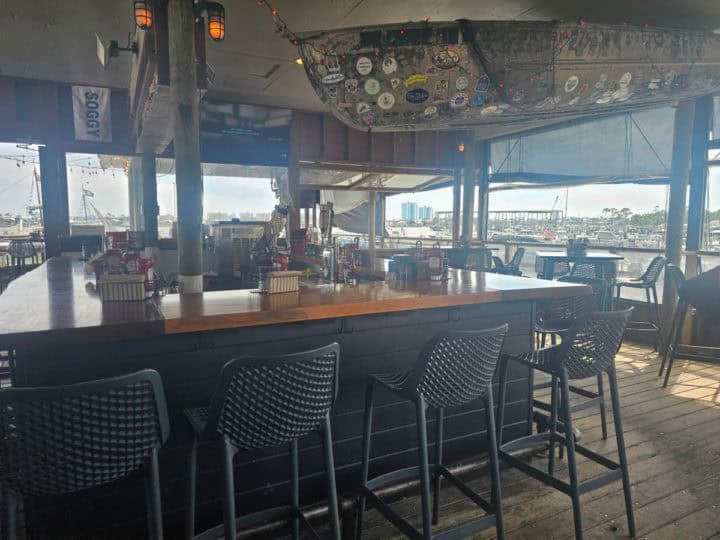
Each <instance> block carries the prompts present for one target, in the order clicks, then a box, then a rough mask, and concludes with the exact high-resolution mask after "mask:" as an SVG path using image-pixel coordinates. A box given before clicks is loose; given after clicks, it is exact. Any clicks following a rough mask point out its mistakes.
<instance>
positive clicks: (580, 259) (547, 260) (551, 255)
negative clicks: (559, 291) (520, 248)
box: [536, 251, 625, 279]
mask: <svg viewBox="0 0 720 540" xmlns="http://www.w3.org/2000/svg"><path fill="white" fill-rule="evenodd" d="M536 257H537V258H539V259H542V260H543V269H542V272H541V273H540V275H539V276H538V277H539V278H541V279H553V277H554V276H553V273H554V272H553V269H554V268H555V263H561V262H567V263H575V264H577V263H582V264H585V263H589V264H592V263H603V262H613V263H614V262H616V261H622V260H623V259H624V258H625V257H623V256H622V255H617V254H616V253H610V252H609V251H588V252H587V253H586V254H585V255H568V254H567V251H538V252H537V253H536Z"/></svg>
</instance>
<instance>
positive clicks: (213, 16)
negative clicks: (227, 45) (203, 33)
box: [203, 2, 225, 41]
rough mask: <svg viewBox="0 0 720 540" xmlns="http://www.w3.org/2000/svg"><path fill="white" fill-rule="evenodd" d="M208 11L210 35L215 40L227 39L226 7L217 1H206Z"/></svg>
mask: <svg viewBox="0 0 720 540" xmlns="http://www.w3.org/2000/svg"><path fill="white" fill-rule="evenodd" d="M203 7H204V8H205V10H206V11H207V18H208V35H209V36H210V38H212V40H213V41H223V40H224V39H225V8H224V7H223V5H222V4H219V3H217V2H204V3H203Z"/></svg>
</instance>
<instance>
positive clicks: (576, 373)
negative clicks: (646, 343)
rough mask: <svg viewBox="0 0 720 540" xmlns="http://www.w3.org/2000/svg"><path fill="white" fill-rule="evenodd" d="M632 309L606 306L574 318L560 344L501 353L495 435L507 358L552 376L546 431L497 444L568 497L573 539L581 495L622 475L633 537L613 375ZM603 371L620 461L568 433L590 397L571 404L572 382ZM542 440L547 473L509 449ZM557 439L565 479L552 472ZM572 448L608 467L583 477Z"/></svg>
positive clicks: (512, 461)
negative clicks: (546, 447) (563, 451)
mask: <svg viewBox="0 0 720 540" xmlns="http://www.w3.org/2000/svg"><path fill="white" fill-rule="evenodd" d="M631 312H632V308H630V309H627V310H625V311H610V312H607V311H606V312H597V313H588V314H585V315H581V316H579V317H578V318H577V319H575V321H574V322H573V324H572V326H571V327H570V330H569V331H568V332H567V333H566V334H565V339H564V340H563V342H562V343H561V344H559V345H555V346H552V347H548V348H546V349H540V350H539V351H534V352H532V353H528V354H524V355H520V356H513V357H504V359H503V362H502V363H501V369H500V388H499V397H498V422H497V430H498V435H500V434H502V429H503V423H504V406H505V396H506V383H507V370H508V364H509V362H510V361H514V362H519V363H521V364H523V365H525V366H527V367H529V368H530V369H533V370H538V371H541V372H543V373H546V374H548V375H550V376H551V378H552V385H551V403H552V405H551V413H550V414H551V416H550V430H549V431H548V432H546V433H538V434H534V435H527V436H525V437H521V438H519V439H516V440H514V441H511V442H508V443H506V444H502V443H501V444H500V451H499V454H500V458H501V459H502V460H504V461H505V462H506V463H508V464H509V465H510V466H512V467H515V468H517V469H519V470H521V471H523V472H524V473H526V474H528V475H530V476H532V477H533V478H535V479H537V480H540V481H541V482H543V483H545V484H547V485H549V486H550V487H553V488H555V489H557V490H559V491H561V492H562V493H565V494H566V495H568V496H570V498H571V500H572V507H573V519H574V524H575V538H577V539H581V538H582V536H583V528H582V514H581V507H580V495H582V494H583V493H587V492H589V491H592V490H595V489H598V488H600V487H603V486H606V485H608V484H610V483H611V482H613V481H615V480H620V479H621V480H622V484H623V492H624V495H625V512H626V514H627V520H628V532H629V534H630V536H631V537H634V536H635V518H634V515H633V506H632V497H631V493H630V478H629V474H628V464H627V455H626V451H625V440H624V434H623V427H622V413H621V409H620V398H619V395H618V383H617V374H616V372H615V356H616V354H617V352H618V350H619V348H620V345H621V343H622V339H623V335H624V333H625V327H626V326H627V322H628V320H629V319H630V314H631ZM603 373H604V374H606V375H607V377H608V380H609V383H610V395H611V399H612V411H613V418H614V428H615V437H616V440H617V450H618V461H613V460H610V459H608V458H607V457H605V456H602V455H600V454H598V453H596V452H594V451H592V450H590V449H589V448H586V447H584V446H581V445H579V444H577V443H576V442H575V437H572V436H567V434H568V433H573V420H572V413H573V412H576V411H578V410H581V409H585V408H587V407H588V406H590V405H592V401H586V402H584V403H579V404H574V405H573V404H571V400H570V381H571V380H576V379H585V378H589V377H594V376H597V375H602V374H603ZM558 387H559V392H558ZM558 394H559V395H558ZM558 409H559V411H558ZM560 429H562V430H563V431H564V434H561V433H560V432H559V430H560ZM498 438H499V437H498ZM543 443H547V444H548V445H549V454H548V457H549V463H548V472H545V471H543V470H541V469H539V468H537V467H535V466H534V465H532V464H530V463H528V462H526V461H523V460H521V459H518V458H516V457H514V456H513V455H512V452H516V451H518V450H522V449H528V448H534V447H536V446H537V445H539V444H543ZM558 443H560V444H561V445H563V446H565V447H566V449H567V460H568V469H569V473H570V474H569V476H570V481H569V482H565V481H563V480H561V479H559V478H557V477H556V476H554V460H555V445H556V444H558ZM576 453H578V454H580V455H582V456H583V457H586V458H588V459H590V460H592V461H594V462H596V463H598V464H600V465H601V466H603V467H605V468H607V469H608V470H609V472H606V473H604V474H601V475H599V476H595V477H593V478H591V479H589V480H584V481H582V482H581V481H580V480H579V478H578V470H577V464H576Z"/></svg>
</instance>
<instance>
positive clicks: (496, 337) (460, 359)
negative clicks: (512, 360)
mask: <svg viewBox="0 0 720 540" xmlns="http://www.w3.org/2000/svg"><path fill="white" fill-rule="evenodd" d="M507 330H508V325H507V324H503V325H500V326H498V327H496V328H488V329H485V330H469V331H449V332H443V333H441V334H438V335H437V336H435V337H434V338H432V339H431V340H430V341H429V342H428V343H426V344H425V346H424V347H423V349H422V351H421V352H420V357H419V358H418V361H417V363H416V365H415V368H414V369H413V371H412V373H411V375H410V376H409V377H408V378H407V380H406V382H405V384H404V386H405V388H404V390H405V391H406V392H407V393H411V394H419V395H421V396H422V397H423V398H424V399H425V402H426V403H427V404H428V405H429V406H430V407H451V406H454V405H463V404H465V403H468V402H470V401H473V400H475V399H477V398H480V397H483V396H484V395H485V394H486V393H487V391H488V389H489V388H490V384H491V382H492V378H493V374H494V373H495V368H496V367H497V363H498V358H499V357H500V351H501V350H502V346H503V342H504V341H505V334H507Z"/></svg>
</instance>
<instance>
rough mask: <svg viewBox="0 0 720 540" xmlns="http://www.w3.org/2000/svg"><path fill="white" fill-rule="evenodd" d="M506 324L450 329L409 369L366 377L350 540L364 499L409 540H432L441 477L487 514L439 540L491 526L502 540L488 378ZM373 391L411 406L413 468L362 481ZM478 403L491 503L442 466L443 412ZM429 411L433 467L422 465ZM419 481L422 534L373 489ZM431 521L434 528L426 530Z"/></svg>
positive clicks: (359, 521)
mask: <svg viewBox="0 0 720 540" xmlns="http://www.w3.org/2000/svg"><path fill="white" fill-rule="evenodd" d="M507 329H508V325H507V324H503V325H502V326H498V327H497V328H489V329H486V330H477V331H464V332H461V331H451V332H445V333H442V334H439V335H437V336H435V337H434V338H433V339H431V340H430V341H429V342H428V343H427V344H426V345H425V346H424V347H423V349H422V351H421V352H420V356H419V358H418V361H417V363H416V364H415V367H414V368H413V369H412V371H409V372H405V373H385V374H378V375H371V376H370V378H369V379H368V383H367V391H366V396H365V426H364V432H363V450H362V482H361V488H360V497H359V501H358V517H357V530H356V537H357V538H360V537H361V535H362V520H363V513H364V511H365V504H366V499H369V500H370V502H371V504H372V506H373V507H375V508H376V509H377V510H378V511H379V512H380V513H381V514H383V516H385V518H386V519H388V520H389V521H390V522H391V523H392V524H393V525H395V527H397V528H398V530H400V531H401V532H402V533H403V534H405V535H407V536H409V537H410V538H424V539H430V538H434V536H433V534H432V524H437V523H438V520H439V513H440V482H441V478H442V477H445V478H446V479H448V480H449V481H450V483H451V484H453V485H454V486H455V487H456V488H458V489H459V490H460V491H461V492H462V493H463V494H464V495H465V496H467V497H468V498H469V499H470V500H472V501H473V502H474V503H475V504H477V505H478V506H479V507H480V508H482V509H483V510H485V512H487V515H485V516H483V517H481V518H479V519H476V520H474V521H471V522H469V523H466V524H463V525H460V526H458V527H456V528H454V529H451V530H449V531H443V532H442V533H440V535H438V536H437V537H442V538H464V537H467V536H470V535H472V534H474V533H477V532H479V531H482V530H484V529H487V528H489V527H492V526H495V528H496V530H497V536H498V538H500V539H502V538H503V536H504V529H503V517H502V501H501V495H500V468H499V462H498V456H497V443H496V439H495V419H494V413H493V399H492V387H491V385H492V378H493V374H494V373H495V368H496V366H497V361H498V358H499V356H500V351H501V349H502V346H503V342H504V340H505V334H506V333H507ZM375 385H379V386H382V387H384V388H385V389H387V390H389V391H390V392H392V393H393V394H395V395H396V396H399V397H402V398H405V399H406V400H408V401H411V402H412V403H413V404H414V405H415V419H416V429H417V442H418V461H419V466H417V467H409V468H406V469H402V470H399V471H394V472H390V473H387V474H384V475H382V476H379V477H376V478H373V479H372V480H368V472H369V465H370V439H371V432H372V413H373V401H374V391H375ZM476 399H481V400H482V401H483V402H484V405H485V418H486V429H487V431H486V433H487V436H486V443H487V445H488V451H489V454H490V472H491V476H492V500H491V501H490V502H488V501H486V500H485V499H483V498H482V497H480V495H478V494H477V493H475V492H474V491H472V490H471V489H470V488H469V487H467V486H466V485H465V484H464V483H463V482H461V481H460V479H458V478H457V477H456V476H455V475H454V474H452V473H451V472H450V471H449V470H448V469H447V468H446V467H445V465H444V464H443V423H444V410H445V408H446V407H454V406H458V405H464V404H466V403H469V402H471V401H474V400H476ZM427 408H434V409H435V415H436V424H435V427H436V433H435V438H436V439H435V441H436V445H435V463H434V464H433V465H429V463H428V448H427V446H428V442H427V425H426V422H425V409H427ZM431 474H432V491H433V499H432V514H431V510H430V504H431V501H430V476H431ZM418 476H419V477H420V486H421V490H420V496H421V500H422V523H423V528H422V532H420V531H418V530H417V529H415V528H414V527H413V526H412V525H410V523H408V522H407V521H406V520H404V519H403V518H402V517H400V516H399V515H398V514H396V513H395V512H394V511H393V510H392V509H391V508H390V507H389V506H388V505H387V504H386V503H384V502H383V501H382V500H381V499H380V498H379V497H378V496H377V495H376V494H375V491H377V490H379V489H381V488H383V487H384V486H386V485H389V484H393V483H396V482H401V481H403V480H409V479H414V478H417V477H418ZM431 523H432V524H431Z"/></svg>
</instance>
